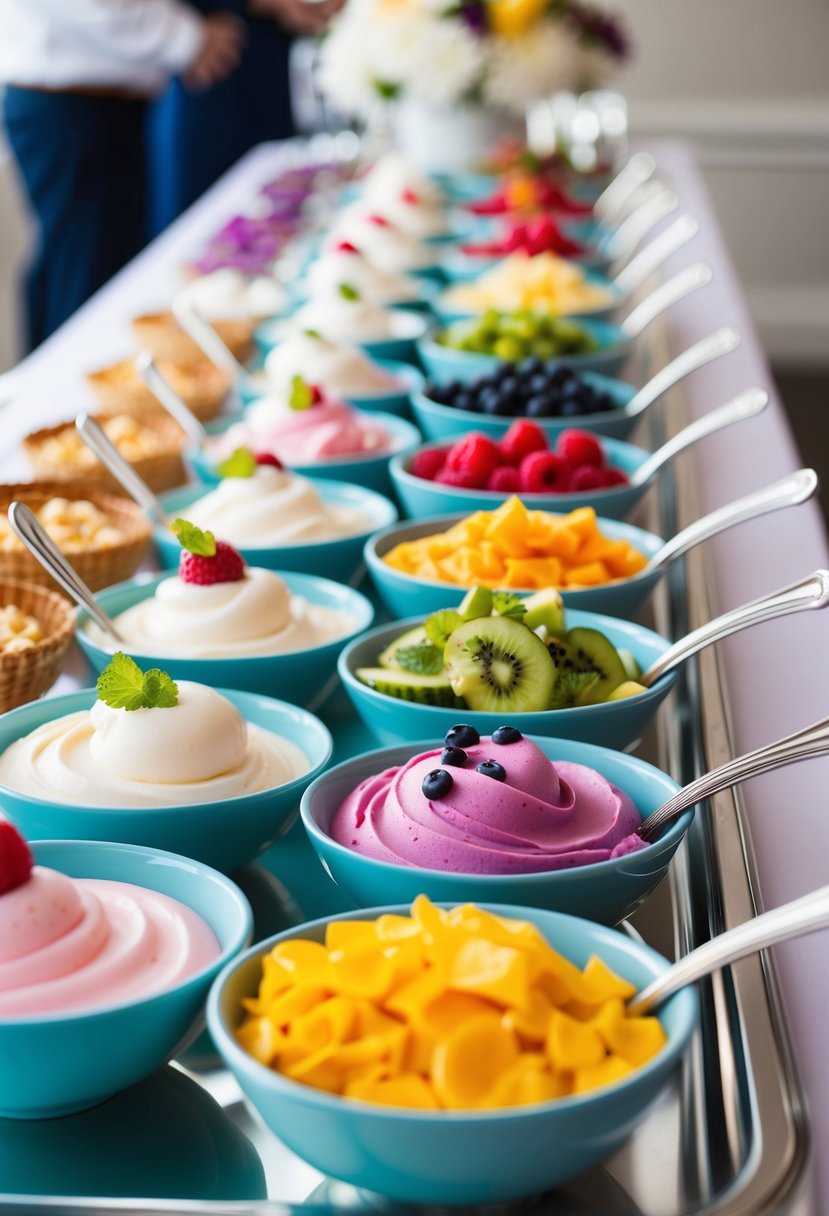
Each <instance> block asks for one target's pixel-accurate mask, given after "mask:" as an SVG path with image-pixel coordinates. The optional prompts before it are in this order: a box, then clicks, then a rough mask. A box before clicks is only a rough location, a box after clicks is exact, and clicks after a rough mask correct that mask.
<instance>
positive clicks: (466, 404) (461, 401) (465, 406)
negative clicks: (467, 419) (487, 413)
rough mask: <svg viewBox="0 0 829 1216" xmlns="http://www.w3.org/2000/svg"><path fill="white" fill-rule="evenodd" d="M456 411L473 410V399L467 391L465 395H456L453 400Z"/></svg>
mask: <svg viewBox="0 0 829 1216" xmlns="http://www.w3.org/2000/svg"><path fill="white" fill-rule="evenodd" d="M452 404H453V405H454V407H455V409H456V410H474V409H475V398H474V397H473V396H472V394H471V393H470V392H469V391H468V390H467V392H465V393H458V395H457V397H456V398H455V400H454V401H453V402H452Z"/></svg>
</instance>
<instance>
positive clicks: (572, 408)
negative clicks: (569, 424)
mask: <svg viewBox="0 0 829 1216" xmlns="http://www.w3.org/2000/svg"><path fill="white" fill-rule="evenodd" d="M558 412H559V416H560V417H561V418H581V416H582V414H583V413H584V410H583V409H582V405H581V402H580V401H579V400H577V398H575V397H568V398H567V399H566V400H565V401H562V402H561V404H560V405H559V407H558Z"/></svg>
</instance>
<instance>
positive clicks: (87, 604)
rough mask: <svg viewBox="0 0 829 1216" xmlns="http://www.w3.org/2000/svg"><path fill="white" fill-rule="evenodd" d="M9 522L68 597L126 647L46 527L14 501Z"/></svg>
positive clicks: (30, 512) (26, 508) (22, 504)
mask: <svg viewBox="0 0 829 1216" xmlns="http://www.w3.org/2000/svg"><path fill="white" fill-rule="evenodd" d="M9 523H10V525H11V528H12V531H13V532H14V533H15V534H16V535H17V536H18V537H19V539H20V540H21V541H22V542H23V544H24V545H25V546H26V548H27V549H28V550H29V552H30V553H31V554H33V555H34V557H36V558H37V560H38V561H39V562H40V564H41V566H42V567H43V569H44V570H45V571H46V572H47V574H51V576H52V578H53V579H54V580H55V582H56V583H58V584H59V585H60V586H61V587H63V589H64V591H65V592H66V594H67V595H69V596H71V598H72V599H73V600H74V601H75V603H76V604H79V605H80V606H81V608H85V609H86V611H87V612H88V613H89V615H90V616H91V617H92V619H93V620H94V621H95V623H96V624H97V625H100V627H101V629H103V630H104V631H105V632H106V633H108V634H109V635H110V637H111V638H112V639H113V641H115V642H117V643H118V645H119V647H120V646H123V645H124V639H123V638H122V637H121V635H120V633H119V632H118V630H117V629H116V628H115V626H114V625H113V623H112V621H111V620H110V618H109V617H108V616H107V614H106V613H105V612H104V610H103V609H102V608H100V607H99V605H98V604H96V602H95V596H94V595H93V594H92V592H91V591H90V589H89V587H87V585H86V583H85V582H84V581H83V579H82V578H81V576H80V575H79V574H78V572H77V570H75V569H74V568H73V567H72V566H70V564H69V562H68V561H67V560H66V558H65V557H64V556H63V554H62V553H61V551H60V549H59V548H58V547H57V545H56V544H55V542H54V541H53V540H52V538H51V536H50V535H49V533H48V532H47V531H46V529H45V528H44V527H43V524H41V523H40V521H39V520H38V519H37V517H36V516H35V515H34V514H33V513H32V511H30V510H29V508H28V507H27V506H26V505H25V504H24V503H22V502H13V503H12V504H11V506H10V507H9Z"/></svg>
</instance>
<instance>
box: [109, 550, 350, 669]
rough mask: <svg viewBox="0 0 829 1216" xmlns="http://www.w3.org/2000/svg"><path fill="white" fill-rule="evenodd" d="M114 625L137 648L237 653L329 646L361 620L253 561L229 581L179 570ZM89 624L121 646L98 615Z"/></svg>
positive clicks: (207, 655)
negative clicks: (191, 578) (294, 590)
mask: <svg viewBox="0 0 829 1216" xmlns="http://www.w3.org/2000/svg"><path fill="white" fill-rule="evenodd" d="M115 625H116V627H117V629H118V632H119V634H120V635H121V637H122V638H123V639H124V642H126V644H127V645H128V647H129V649H130V651H131V652H132V653H133V654H148V655H157V656H159V657H161V658H183V659H230V658H237V657H243V656H246V655H265V654H289V653H292V652H294V651H297V650H310V649H312V648H313V647H316V646H324V645H325V644H326V643H327V642H331V641H334V639H335V638H341V637H344V636H345V634H347V633H349V632H351V630H352V629H353V628H354V621H353V619H352V618H351V617H350V616H349V614H348V613H347V612H340V611H338V610H337V609H335V608H327V607H325V606H324V605H322V604H312V603H310V602H309V601H308V600H306V599H303V597H302V596H300V595H292V594H291V592H290V591H289V590H288V587H287V586H286V584H285V583H284V581H283V580H282V579H281V578H280V577H279V575H278V574H276V573H274V571H273V570H262V569H260V568H259V567H256V566H248V567H246V569H245V574H244V578H241V579H238V580H237V581H236V582H228V583H212V584H209V585H203V584H200V583H187V582H184V581H183V580H182V579H181V578H180V577H179V576H178V575H173V576H172V577H171V578H167V579H164V581H163V582H161V583H159V584H158V586H157V587H156V589H155V594H154V595H152V596H149V597H148V598H147V599H145V600H142V601H141V602H140V603H138V604H133V606H132V607H131V608H127V609H126V610H125V611H124V612H121V613H119V615H118V616H116V617H115ZM86 632H87V633H88V634H89V636H90V637H91V638H93V640H94V641H95V642H96V644H97V645H98V646H101V647H102V648H103V649H105V650H109V651H112V650H114V649H116V645H115V644H114V643H113V641H112V638H111V637H110V636H109V634H106V633H104V631H103V630H102V629H101V628H100V627H99V626H98V625H96V624H95V623H94V622H93V621H90V622H89V623H88V624H87V626H86Z"/></svg>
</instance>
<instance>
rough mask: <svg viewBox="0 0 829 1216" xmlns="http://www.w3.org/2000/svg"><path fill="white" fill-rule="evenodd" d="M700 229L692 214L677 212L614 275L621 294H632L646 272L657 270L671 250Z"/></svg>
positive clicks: (673, 251)
mask: <svg viewBox="0 0 829 1216" xmlns="http://www.w3.org/2000/svg"><path fill="white" fill-rule="evenodd" d="M698 232H699V222H698V221H697V220H695V219H694V217H693V216H692V215H688V214H687V213H686V214H685V215H680V216H678V217H677V219H675V220H674V222H673V223H672V224H670V225H669V226H668V227H667V228H666V229H665V230H664V232H660V233H659V236H655V237H654V238H653V240H652V241H650V242H649V243H648V244H647V245H646V246H645V248H644V249H640V250H639V252H638V253H637V255H636V257H635V258H631V260H630V261H629V262H628V263H627V265H626V266H625V267H624V269H623V270H620V271H619V272H618V274H616V275H614V277H613V285H614V287H616V289H617V290H618V291H620V292H622V294H623V295H626V296H629V295H632V294H633V292H634V291H636V289H637V288H638V287H641V286H642V284H643V283H644V281H645V279H646V278H647V277H648V275H649V274H653V272H654V271H655V270H658V269H659V267H660V266H661V265H662V263H663V262H664V261H666V259H667V258H669V257H670V256H671V254H672V253H676V251H677V249H681V248H682V246H683V245H687V243H688V241H690V239H691V237H693V236H696V234H697V233H698Z"/></svg>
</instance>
